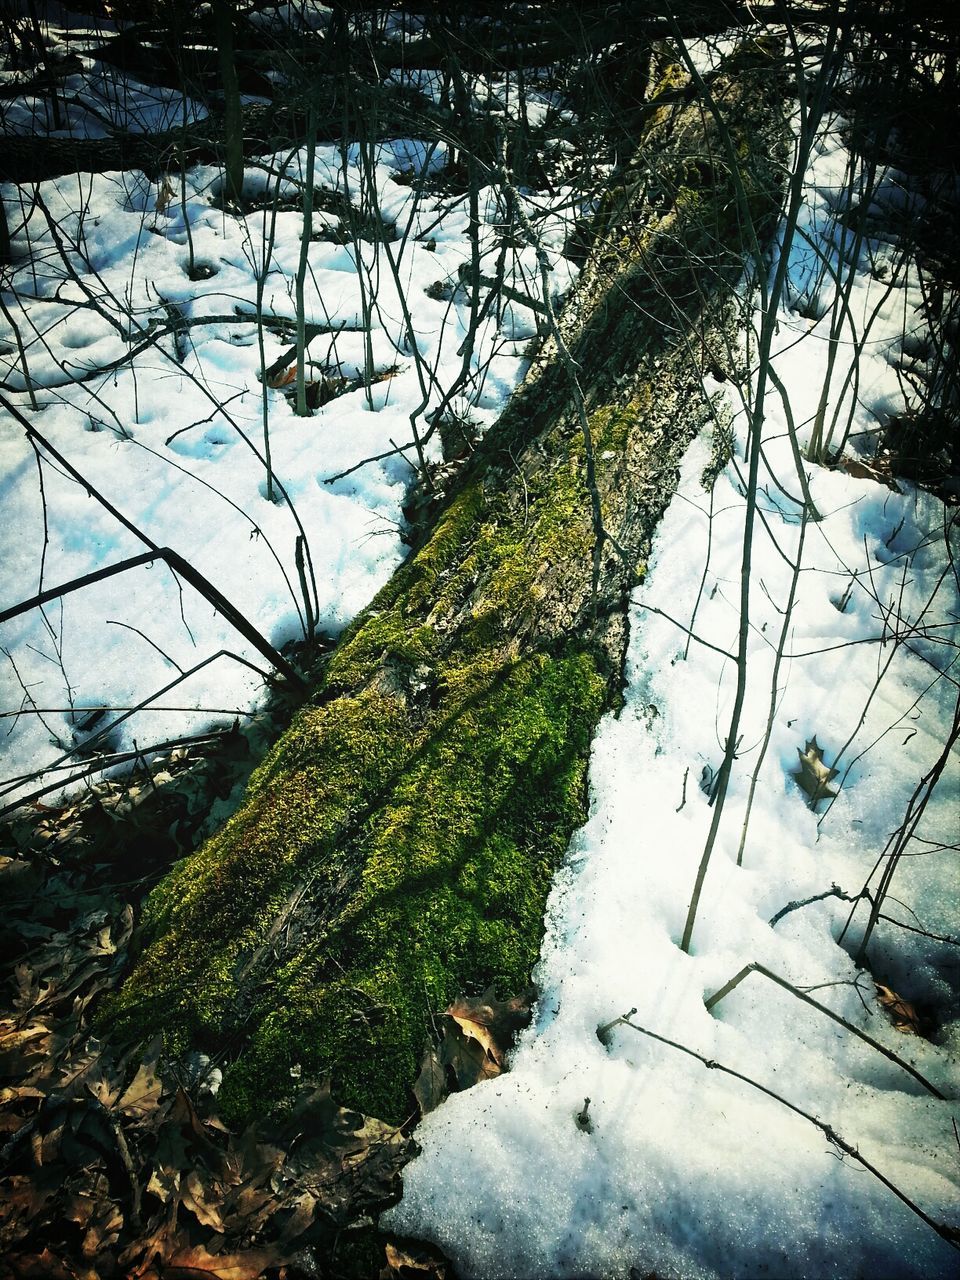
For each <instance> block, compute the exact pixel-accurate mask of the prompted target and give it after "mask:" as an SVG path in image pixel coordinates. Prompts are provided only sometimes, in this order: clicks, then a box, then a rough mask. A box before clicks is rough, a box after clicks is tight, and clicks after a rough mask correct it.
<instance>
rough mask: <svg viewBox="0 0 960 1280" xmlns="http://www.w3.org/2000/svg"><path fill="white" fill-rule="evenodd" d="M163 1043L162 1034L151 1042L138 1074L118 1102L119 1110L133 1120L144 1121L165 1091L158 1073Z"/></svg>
mask: <svg viewBox="0 0 960 1280" xmlns="http://www.w3.org/2000/svg"><path fill="white" fill-rule="evenodd" d="M162 1044H163V1040H162V1037H160V1036H157V1038H156V1039H155V1040H154V1041H153V1042H152V1043H151V1044H150V1047H149V1048H148V1049H147V1052H146V1053H145V1055H144V1058H143V1062H142V1063H141V1065H140V1067H139V1069H138V1071H137V1074H136V1075H135V1076H134V1077H133V1080H132V1081H131V1083H130V1086H129V1088H127V1089H126V1090H125V1091H124V1093H123V1094H122V1095H121V1097H120V1101H119V1102H118V1103H117V1108H118V1110H120V1111H122V1112H123V1114H124V1115H126V1116H129V1117H130V1118H131V1120H134V1121H138V1122H143V1121H144V1120H146V1119H147V1118H148V1117H149V1116H150V1115H151V1114H152V1113H153V1112H154V1111H156V1109H157V1104H158V1103H159V1101H160V1095H161V1094H162V1092H163V1085H162V1084H161V1082H160V1077H159V1076H158V1075H157V1062H158V1061H159V1058H160V1049H161V1046H162Z"/></svg>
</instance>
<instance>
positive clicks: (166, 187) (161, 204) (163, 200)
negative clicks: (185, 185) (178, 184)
mask: <svg viewBox="0 0 960 1280" xmlns="http://www.w3.org/2000/svg"><path fill="white" fill-rule="evenodd" d="M176 194H177V193H176V191H175V190H174V189H173V184H172V183H171V181H170V178H169V176H168V175H167V174H164V175H163V180H162V181H161V183H160V189H159V190H158V192H157V202H156V204H155V205H154V206H153V207H154V209H156V211H157V213H166V212H167V209H168V208H169V206H170V201H171V200H172V199H173V198H174V196H175V195H176Z"/></svg>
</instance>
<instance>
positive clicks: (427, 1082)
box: [413, 1044, 449, 1116]
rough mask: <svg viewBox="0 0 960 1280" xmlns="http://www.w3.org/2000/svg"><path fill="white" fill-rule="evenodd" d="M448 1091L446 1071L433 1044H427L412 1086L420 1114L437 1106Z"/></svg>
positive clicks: (426, 1112)
mask: <svg viewBox="0 0 960 1280" xmlns="http://www.w3.org/2000/svg"><path fill="white" fill-rule="evenodd" d="M448 1092H449V1090H448V1089H447V1073H446V1071H445V1070H444V1067H443V1063H442V1062H441V1061H440V1059H439V1058H438V1057H437V1054H436V1052H435V1050H434V1048H433V1046H432V1045H429V1044H428V1045H427V1047H426V1048H425V1049H424V1051H423V1061H422V1062H421V1064H420V1074H419V1075H418V1076H417V1078H416V1081H415V1082H414V1086H413V1096H414V1097H415V1098H416V1100H417V1103H418V1104H419V1107H420V1114H421V1115H422V1116H425V1115H427V1114H428V1113H429V1112H430V1111H433V1110H434V1108H435V1107H439V1105H440V1103H441V1102H442V1101H443V1100H444V1098H445V1097H446V1096H447V1093H448Z"/></svg>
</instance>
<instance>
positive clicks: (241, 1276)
mask: <svg viewBox="0 0 960 1280" xmlns="http://www.w3.org/2000/svg"><path fill="white" fill-rule="evenodd" d="M282 1262H283V1259H282V1258H280V1257H279V1256H278V1255H277V1254H276V1253H274V1251H273V1250H272V1249H270V1250H268V1249H248V1250H246V1251H245V1252H243V1253H218V1254H212V1253H208V1252H207V1250H206V1249H205V1248H204V1247H203V1246H202V1245H196V1246H194V1247H192V1248H190V1249H178V1250H177V1252H176V1253H175V1254H174V1255H173V1257H172V1258H171V1259H170V1260H169V1262H167V1263H166V1265H165V1266H164V1268H163V1272H162V1274H163V1280H205V1278H206V1277H213V1280H258V1277H259V1276H260V1275H261V1273H262V1272H264V1271H265V1270H266V1269H267V1267H276V1266H279V1265H280V1264H281V1263H282Z"/></svg>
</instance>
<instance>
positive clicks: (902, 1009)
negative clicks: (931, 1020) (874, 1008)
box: [873, 982, 920, 1036]
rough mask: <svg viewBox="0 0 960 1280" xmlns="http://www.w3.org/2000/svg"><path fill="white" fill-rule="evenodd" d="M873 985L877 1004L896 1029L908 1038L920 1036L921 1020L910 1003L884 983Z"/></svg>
mask: <svg viewBox="0 0 960 1280" xmlns="http://www.w3.org/2000/svg"><path fill="white" fill-rule="evenodd" d="M873 985H874V987H875V989H876V992H877V1003H878V1004H879V1005H880V1008H881V1009H882V1010H883V1011H884V1013H885V1014H886V1015H887V1017H888V1018H889V1019H890V1021H891V1022H892V1023H893V1026H894V1029H895V1030H897V1031H902V1032H903V1034H904V1035H907V1036H918V1035H919V1034H920V1018H919V1016H918V1014H917V1011H916V1009H915V1008H914V1007H913V1005H912V1004H911V1003H910V1001H909V1000H904V999H903V997H902V996H898V995H897V993H896V992H895V991H891V990H890V988H889V987H885V986H884V985H883V983H882V982H875V983H874V984H873Z"/></svg>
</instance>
